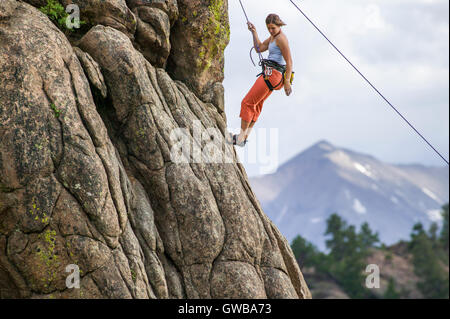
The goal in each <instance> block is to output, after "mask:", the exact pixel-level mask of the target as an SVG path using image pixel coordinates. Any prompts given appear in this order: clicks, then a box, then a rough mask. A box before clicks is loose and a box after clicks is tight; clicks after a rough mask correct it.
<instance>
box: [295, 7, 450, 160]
mask: <svg viewBox="0 0 450 319" xmlns="http://www.w3.org/2000/svg"><path fill="white" fill-rule="evenodd" d="M289 1H291V3H292V4H293V5H294V6H295V7H296V8H297V10H298V11H300V12H301V14H303V16H304V17H305V18H306V19H307V20H308V21H309V22H310V23H311V24H312V25H313V26H314V28H316V30H317V31H319V33H320V34H321V35H322V36H323V37H324V38H325V39H326V40H327V41H328V42H329V43H330V44H331V45H332V46H333V48H335V49H336V51H337V52H338V53H339V54H340V55H341V56H342V57H343V58H344V59H345V60H346V61H347V62H348V63H349V64H350V65H351V66H352V67H353V68H354V69H355V70H356V72H358V73H359V75H361V76H362V78H363V79H364V80H366V82H367V83H369V85H370V86H371V87H372V88H373V89H374V90H375V91H376V92H377V93H378V94H379V95H380V96H381V97H382V98H383V100H385V101H386V103H387V104H389V106H390V107H391V108H392V109H393V110H394V111H395V112H397V114H398V115H400V117H401V118H402V119H403V120H404V121H405V122H406V123H407V124H408V125H409V126H410V127H411V128H412V129H413V130H414V131H415V132H416V133H417V134H418V135H419V136H420V137H421V138H422V139H423V140H424V141H425V142H426V143H427V144H428V145H429V146H430V147H431V148H432V149H433V150H434V151H435V152H436V154H437V155H439V156H440V157H441V158H442V159H443V160H444V162H445V163H447V165H449V162H448V161H447V160H446V159H445V158H444V156H442V155H441V153H439V152H438V150H437V149H436V148H435V147H434V146H433V145H431V143H430V142H428V140H427V139H426V138H425V137H424V136H423V135H422V134H420V132H419V131H418V130H417V129H416V128H415V127H414V125H412V124H411V123H410V122H409V121H408V120H407V119H406V118H405V117H404V116H403V115H402V114H401V113H400V112H399V111H398V110H397V109H396V108H395V107H394V106H393V105H392V104H391V102H389V100H388V99H387V98H385V97H384V95H383V94H381V93H380V91H379V90H378V89H377V88H376V87H375V86H374V85H373V84H372V83H371V82H370V81H369V80H368V79H367V78H366V77H365V76H364V75H363V74H362V73H361V72H360V71H359V70H358V68H357V67H356V66H354V65H353V63H352V62H350V60H349V59H347V57H346V56H345V55H344V54H343V53H342V52H341V51H340V50H339V49H338V48H337V47H336V46H335V45H334V44H333V42H331V41H330V40H329V39H328V37H327V36H326V35H325V34H324V33H323V32H322V31H321V30H320V29H319V28H318V27H317V26H316V25H315V24H314V23H313V22H312V21H311V19H309V18H308V16H307V15H306V14H305V13H304V12H303V11H302V10H301V9H300V8H299V7H298V6H297V5H296V4H295V3H294V1H293V0H289Z"/></svg>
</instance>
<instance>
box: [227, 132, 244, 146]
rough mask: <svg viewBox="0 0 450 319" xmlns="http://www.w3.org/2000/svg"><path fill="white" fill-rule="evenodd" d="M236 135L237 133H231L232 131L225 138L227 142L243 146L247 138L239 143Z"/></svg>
mask: <svg viewBox="0 0 450 319" xmlns="http://www.w3.org/2000/svg"><path fill="white" fill-rule="evenodd" d="M238 137H239V135H237V134H234V135H233V134H232V133H230V134H229V136H228V138H227V143H228V144H233V145H237V146H239V147H244V146H245V145H246V144H247V142H248V140H245V141H243V142H241V143H238Z"/></svg>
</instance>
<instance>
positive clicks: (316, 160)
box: [250, 141, 449, 250]
mask: <svg viewBox="0 0 450 319" xmlns="http://www.w3.org/2000/svg"><path fill="white" fill-rule="evenodd" d="M250 183H251V185H252V187H253V190H254V191H255V193H256V195H257V197H258V199H259V201H260V202H261V204H262V206H263V208H264V211H265V213H266V214H267V215H268V216H269V218H271V219H272V220H273V222H274V223H275V224H276V225H277V226H278V227H279V228H280V230H281V232H282V233H283V234H284V235H285V236H286V238H287V239H288V240H289V241H291V240H292V239H293V238H295V236H296V235H302V236H303V237H305V238H306V239H308V240H309V241H311V242H313V243H314V244H315V245H317V246H318V247H319V248H320V249H322V250H323V249H325V238H324V233H325V229H326V220H327V218H328V217H329V216H330V215H331V214H332V213H338V214H339V215H340V216H342V217H343V218H344V219H345V220H346V221H347V222H348V223H349V224H352V225H356V226H359V225H360V224H361V223H363V222H364V221H367V222H368V223H369V225H370V227H371V228H372V230H374V231H378V233H379V235H380V240H381V241H382V242H383V243H385V244H392V243H395V242H397V241H398V240H400V239H408V238H409V235H410V233H411V230H412V226H413V225H414V224H415V223H416V222H418V221H420V222H422V223H423V224H424V226H425V227H428V226H429V225H430V224H431V223H432V222H433V221H436V222H439V221H440V219H441V216H440V210H441V207H442V205H443V204H445V203H447V202H448V200H449V169H448V166H447V167H426V166H422V165H394V164H387V163H383V162H381V161H379V160H377V159H376V158H374V157H373V156H370V155H365V154H360V153H357V152H354V151H351V150H347V149H344V148H339V147H336V146H333V145H332V144H330V143H329V142H326V141H321V142H319V143H317V144H315V145H313V146H312V147H310V148H308V149H307V150H305V151H304V152H302V153H300V154H299V155H297V156H296V157H294V158H293V159H291V160H290V161H288V162H287V163H285V164H284V165H282V166H281V167H280V168H279V170H278V171H277V172H276V173H274V174H271V175H265V176H262V177H256V178H252V179H251V180H250Z"/></svg>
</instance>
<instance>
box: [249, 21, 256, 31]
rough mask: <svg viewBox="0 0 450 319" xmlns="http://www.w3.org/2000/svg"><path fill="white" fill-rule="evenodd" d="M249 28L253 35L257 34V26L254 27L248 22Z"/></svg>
mask: <svg viewBox="0 0 450 319" xmlns="http://www.w3.org/2000/svg"><path fill="white" fill-rule="evenodd" d="M247 26H248V29H249V31H251V32H252V33H253V32H256V28H255V26H254V25H253V23H251V22H247Z"/></svg>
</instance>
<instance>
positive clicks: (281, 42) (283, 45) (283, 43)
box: [276, 36, 293, 96]
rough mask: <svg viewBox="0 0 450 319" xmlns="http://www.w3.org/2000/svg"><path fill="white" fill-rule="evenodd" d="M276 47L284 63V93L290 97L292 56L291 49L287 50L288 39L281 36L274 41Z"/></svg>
mask: <svg viewBox="0 0 450 319" xmlns="http://www.w3.org/2000/svg"><path fill="white" fill-rule="evenodd" d="M276 41H277V45H278V47H279V48H280V50H281V54H282V55H283V58H284V60H285V61H286V73H285V81H284V89H285V91H286V95H288V96H289V95H290V94H291V92H292V89H291V81H290V80H291V74H292V67H293V62H292V55H291V49H290V48H289V42H288V39H287V38H286V37H285V36H283V37H280V38H279V39H277V40H276Z"/></svg>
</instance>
